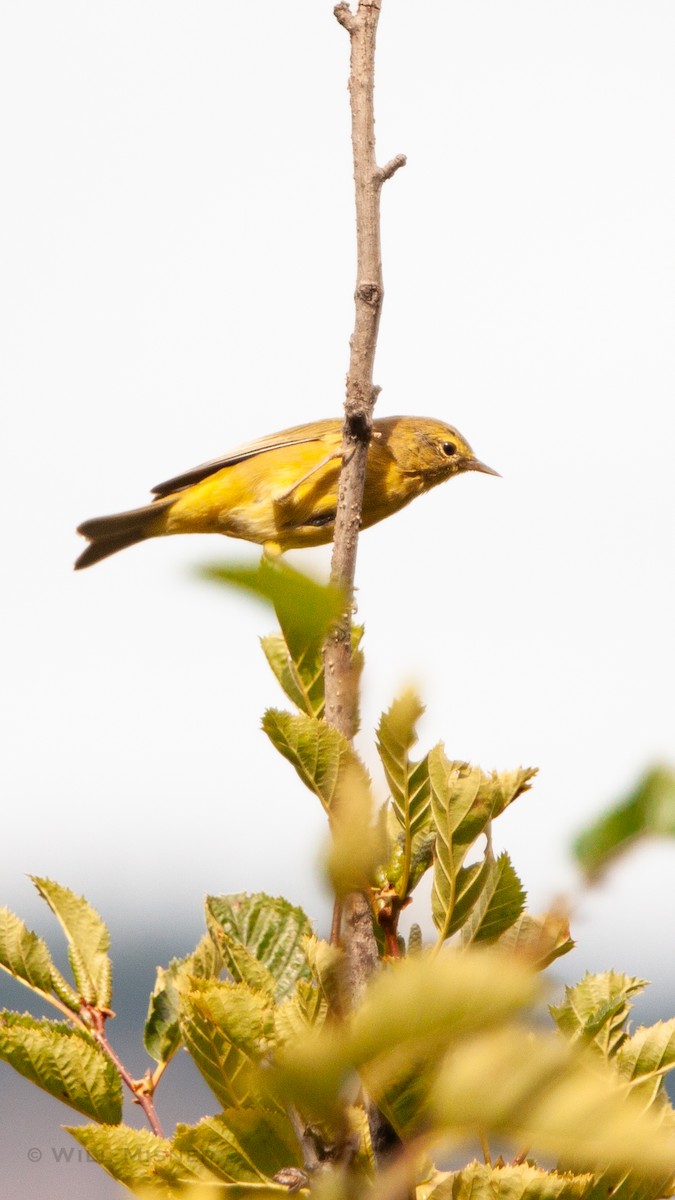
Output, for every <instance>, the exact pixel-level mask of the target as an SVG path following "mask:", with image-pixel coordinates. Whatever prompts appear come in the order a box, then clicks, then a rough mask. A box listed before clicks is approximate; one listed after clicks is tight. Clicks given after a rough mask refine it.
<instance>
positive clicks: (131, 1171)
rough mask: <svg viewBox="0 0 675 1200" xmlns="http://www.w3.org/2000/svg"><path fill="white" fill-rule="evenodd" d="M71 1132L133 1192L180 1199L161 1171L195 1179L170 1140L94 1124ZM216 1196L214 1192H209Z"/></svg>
mask: <svg viewBox="0 0 675 1200" xmlns="http://www.w3.org/2000/svg"><path fill="white" fill-rule="evenodd" d="M65 1128H66V1130H67V1132H68V1133H69V1134H70V1135H71V1137H73V1138H74V1139H75V1141H76V1142H78V1143H79V1145H80V1146H82V1147H83V1149H84V1150H86V1152H87V1154H88V1155H89V1156H90V1158H92V1159H93V1160H94V1161H95V1162H97V1163H99V1165H100V1166H101V1167H103V1169H104V1170H105V1171H107V1172H108V1174H109V1175H112V1177H113V1179H116V1180H118V1182H119V1183H122V1184H124V1185H125V1187H128V1188H130V1190H131V1191H133V1192H135V1193H137V1194H138V1192H139V1191H140V1192H141V1194H142V1195H144V1196H145V1195H147V1196H162V1197H166V1198H167V1200H168V1198H169V1197H174V1196H177V1195H178V1194H179V1193H178V1191H174V1190H173V1189H172V1188H170V1187H169V1186H167V1184H166V1183H165V1182H164V1181H163V1180H162V1178H161V1177H160V1175H159V1174H158V1172H159V1171H160V1169H161V1170H167V1169H171V1170H173V1171H174V1172H175V1173H176V1174H178V1175H179V1176H181V1177H182V1178H183V1179H185V1180H186V1181H187V1180H194V1179H195V1178H199V1176H195V1173H194V1171H193V1170H191V1169H190V1167H189V1166H188V1164H187V1162H185V1161H183V1160H182V1158H181V1157H180V1156H179V1154H178V1153H177V1151H175V1150H174V1148H173V1146H172V1145H171V1142H170V1141H169V1140H168V1139H167V1138H159V1137H156V1136H155V1135H154V1133H150V1131H149V1130H147V1129H130V1128H129V1126H128V1125H115V1126H111V1127H107V1128H103V1129H101V1128H97V1127H96V1126H94V1125H78V1126H66V1127H65ZM209 1194H210V1195H212V1196H213V1195H214V1193H213V1192H210V1193H209Z"/></svg>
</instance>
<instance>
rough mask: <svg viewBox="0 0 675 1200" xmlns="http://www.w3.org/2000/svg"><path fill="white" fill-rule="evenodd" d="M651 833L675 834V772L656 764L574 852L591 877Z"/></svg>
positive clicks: (588, 830)
mask: <svg viewBox="0 0 675 1200" xmlns="http://www.w3.org/2000/svg"><path fill="white" fill-rule="evenodd" d="M648 834H656V835H661V836H663V835H665V836H668V837H673V836H675V771H672V770H669V769H668V768H666V767H656V768H654V769H653V770H651V771H648V772H647V773H646V774H645V775H643V777H642V779H640V780H639V782H638V784H637V786H636V787H635V788H634V790H633V791H632V792H631V794H630V795H629V796H628V798H627V799H626V800H624V801H623V802H622V803H620V804H618V805H617V806H616V807H615V808H612V809H610V810H609V812H607V813H605V814H604V815H603V816H602V817H601V818H600V819H599V820H598V821H595V822H594V823H593V824H592V825H591V826H590V828H589V829H587V830H586V831H585V832H584V833H582V834H581V835H580V836H579V837H578V838H577V839H576V842H575V843H574V852H575V854H576V856H577V859H578V861H579V863H580V864H581V867H582V868H583V870H584V871H585V872H586V875H587V876H589V877H590V878H594V877H596V876H597V875H599V874H600V872H601V871H603V870H604V869H605V868H606V867H607V866H608V865H609V864H610V863H611V862H612V860H613V859H614V858H616V857H617V855H619V854H620V853H622V852H623V851H624V850H626V849H627V848H628V847H629V846H630V845H632V844H633V843H634V842H635V841H636V840H637V839H638V838H640V837H644V836H645V835H648Z"/></svg>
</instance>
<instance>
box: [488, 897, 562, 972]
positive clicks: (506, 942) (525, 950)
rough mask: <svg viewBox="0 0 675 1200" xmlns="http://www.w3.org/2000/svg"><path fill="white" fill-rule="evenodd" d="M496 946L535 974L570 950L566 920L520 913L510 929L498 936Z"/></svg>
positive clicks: (549, 913) (560, 915)
mask: <svg viewBox="0 0 675 1200" xmlns="http://www.w3.org/2000/svg"><path fill="white" fill-rule="evenodd" d="M499 945H500V946H503V947H504V949H505V950H510V951H511V952H512V953H513V954H516V955H518V956H519V957H522V958H524V959H526V960H527V961H528V962H531V963H532V966H533V967H535V968H536V969H537V970H538V971H543V970H544V968H545V967H548V966H549V965H550V964H551V963H552V962H554V960H555V959H556V958H560V957H561V955H563V954H567V953H569V951H570V950H573V949H574V942H573V941H572V938H571V937H570V925H569V920H568V919H567V917H566V916H564V915H563V914H562V913H556V912H548V913H544V914H543V916H533V915H532V913H527V912H524V913H521V915H520V916H519V917H518V920H517V921H516V922H515V923H514V924H513V925H512V926H511V928H510V929H507V930H506V932H505V933H502V934H501V935H500V937H499Z"/></svg>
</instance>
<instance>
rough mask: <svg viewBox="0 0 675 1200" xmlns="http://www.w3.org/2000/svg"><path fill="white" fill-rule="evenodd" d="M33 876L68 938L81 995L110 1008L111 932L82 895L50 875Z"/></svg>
mask: <svg viewBox="0 0 675 1200" xmlns="http://www.w3.org/2000/svg"><path fill="white" fill-rule="evenodd" d="M31 879H32V880H33V883H34V884H35V886H36V888H37V890H38V892H39V893H40V895H41V896H42V898H43V899H44V900H46V901H47V904H48V905H49V907H50V908H51V910H52V912H53V913H54V915H55V916H56V918H57V919H58V921H59V923H60V925H61V928H62V929H63V932H64V933H65V935H66V937H67V939H68V958H69V960H70V965H71V967H72V970H73V975H74V977H75V983H76V986H77V989H78V991H79V993H80V995H81V997H82V999H83V1000H85V1001H86V1003H87V1004H92V1005H96V1007H98V1008H107V1007H108V1006H109V1005H110V999H111V991H112V988H111V979H112V967H111V963H110V958H109V957H108V954H107V951H108V947H109V945H110V935H109V933H108V930H107V929H106V926H105V925H104V923H103V921H102V920H101V918H100V917H99V915H98V913H97V912H96V910H95V909H94V908H92V906H91V904H89V903H88V901H86V900H85V899H84V897H83V896H76V895H75V893H74V892H71V891H70V889H69V888H65V887H61V885H60V884H58V883H54V882H53V880H51V879H40V878H38V877H37V876H36V875H31Z"/></svg>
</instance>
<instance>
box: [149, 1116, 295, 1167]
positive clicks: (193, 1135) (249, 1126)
mask: <svg viewBox="0 0 675 1200" xmlns="http://www.w3.org/2000/svg"><path fill="white" fill-rule="evenodd" d="M173 1144H174V1147H175V1148H176V1150H178V1151H179V1152H180V1153H182V1154H183V1153H185V1154H189V1155H190V1156H191V1157H192V1158H196V1159H198V1160H199V1161H200V1162H201V1163H203V1165H204V1166H205V1167H207V1168H208V1169H209V1171H210V1172H211V1173H212V1174H213V1175H214V1176H215V1177H216V1178H218V1179H222V1180H223V1181H225V1182H228V1183H235V1182H239V1183H266V1182H270V1181H271V1179H272V1177H273V1176H274V1175H276V1173H277V1171H280V1170H281V1169H282V1168H283V1167H301V1166H302V1155H301V1153H300V1147H299V1146H298V1142H297V1138H296V1137H295V1134H294V1133H293V1129H292V1126H291V1123H290V1121H289V1119H288V1117H287V1116H286V1114H285V1113H280V1112H270V1111H268V1110H266V1109H262V1108H239V1109H237V1108H228V1109H226V1110H225V1112H222V1113H219V1114H218V1116H216V1117H205V1118H204V1119H203V1120H202V1121H200V1122H199V1124H198V1125H194V1126H190V1125H178V1126H177V1127H176V1133H175V1135H174V1139H173Z"/></svg>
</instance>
